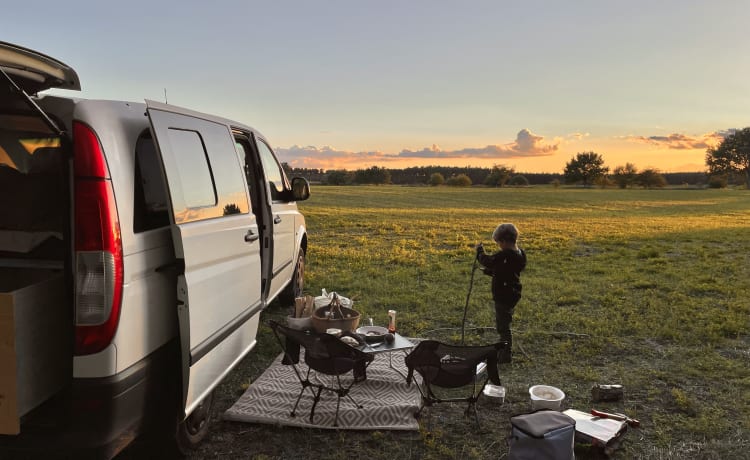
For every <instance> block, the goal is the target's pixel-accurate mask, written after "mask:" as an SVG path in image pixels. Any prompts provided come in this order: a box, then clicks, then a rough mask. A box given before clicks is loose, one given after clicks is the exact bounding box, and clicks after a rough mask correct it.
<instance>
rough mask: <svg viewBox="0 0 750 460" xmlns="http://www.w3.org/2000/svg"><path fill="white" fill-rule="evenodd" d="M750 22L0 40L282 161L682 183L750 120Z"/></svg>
mask: <svg viewBox="0 0 750 460" xmlns="http://www.w3.org/2000/svg"><path fill="white" fill-rule="evenodd" d="M44 3H46V4H47V6H42V5H43V4H44ZM748 18H750V2H748V1H747V0H737V1H734V0H718V1H713V2H706V1H691V0H687V1H686V0H683V1H671V0H670V1H660V2H653V1H648V2H646V1H636V0H630V1H628V2H610V1H601V0H598V1H588V0H587V1H577V0H573V1H567V2H563V1H553V0H547V1H524V2H520V1H516V2H509V1H501V0H494V1H468V0H467V1H463V2H457V1H440V0H430V1H422V0H419V1H417V0H414V1H409V0H399V1H390V0H379V1H356V0H343V1H325V0H320V1H283V0H279V1H276V2H269V1H263V2H260V1H253V0H246V1H239V0H238V1H222V0H216V1H213V2H206V1H200V2H199V1H193V0H188V1H176V0H173V1H154V0H152V1H148V2H147V1H143V0H133V1H128V2H108V1H87V2H83V1H77V0H72V1H67V2H51V1H47V2H33V1H30V2H12V3H11V4H10V5H5V6H4V7H3V12H2V15H0V40H2V41H7V42H11V43H15V44H18V45H21V46H25V47H28V48H32V49H36V50H38V51H41V52H43V53H45V54H48V55H51V56H53V57H56V58H58V59H60V60H62V61H63V62H65V63H67V64H69V65H70V66H72V67H73V68H75V69H76V70H77V71H78V74H79V76H80V78H81V83H82V86H83V92H82V93H80V96H81V97H86V98H102V99H124V100H133V101H140V100H143V99H146V98H148V99H155V100H159V101H164V99H165V94H164V93H165V89H166V97H167V100H168V102H169V103H171V104H175V105H179V106H185V107H190V108H192V109H195V110H199V111H203V112H208V113H213V114H218V115H222V116H226V117H228V118H233V119H237V120H240V121H242V122H245V123H247V124H249V125H252V126H254V127H255V128H257V129H259V130H260V131H261V132H263V133H264V135H266V136H267V137H268V138H269V140H270V141H271V143H272V145H273V146H274V148H275V149H276V151H277V153H278V155H279V157H280V159H281V160H282V161H286V162H289V163H290V164H291V165H292V166H299V167H310V168H324V169H334V168H346V169H357V168H360V167H369V166H375V165H377V166H385V167H393V168H395V167H406V166H418V165H455V166H492V165H493V164H503V165H506V166H509V167H514V168H515V169H516V170H517V171H519V172H560V171H562V169H563V168H564V166H565V163H566V162H567V161H569V160H570V159H571V158H572V157H574V156H575V154H576V153H578V152H584V151H595V152H597V153H600V154H602V156H603V157H604V159H605V163H606V165H607V166H609V167H611V168H612V167H615V166H618V165H622V164H625V163H626V162H630V163H634V164H635V165H636V166H637V167H638V168H639V169H643V168H645V167H655V168H658V169H660V170H662V171H664V172H675V171H699V170H703V169H705V165H704V157H705V153H706V149H707V148H708V147H709V146H711V145H715V144H716V143H718V142H720V140H721V139H722V136H723V135H726V133H727V132H731V130H732V129H736V128H743V127H746V126H749V125H750V122H749V121H748V120H750V58H748V56H750V53H749V51H750V27H748V26H747V24H746V23H747V20H748ZM66 93H69V92H66ZM69 94H74V93H69Z"/></svg>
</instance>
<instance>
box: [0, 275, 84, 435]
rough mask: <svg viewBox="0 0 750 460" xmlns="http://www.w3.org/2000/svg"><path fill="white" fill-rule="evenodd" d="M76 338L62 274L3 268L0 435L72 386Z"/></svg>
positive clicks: (17, 427)
mask: <svg viewBox="0 0 750 460" xmlns="http://www.w3.org/2000/svg"><path fill="white" fill-rule="evenodd" d="M72 336H73V325H72V313H71V307H70V301H69V296H68V295H66V291H65V286H64V283H63V276H62V272H61V271H59V270H44V269H18V268H13V269H11V268H0V434H18V433H20V423H21V417H22V416H24V415H25V414H27V413H28V412H29V411H30V410H32V409H34V408H35V407H37V406H38V405H39V404H41V403H43V402H44V401H45V400H47V399H48V398H49V397H50V396H52V395H53V394H55V393H56V392H58V391H59V390H60V389H62V388H63V387H64V386H65V385H66V384H67V383H68V382H69V381H70V379H71V377H72V367H73V351H72Z"/></svg>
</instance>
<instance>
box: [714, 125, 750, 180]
mask: <svg viewBox="0 0 750 460" xmlns="http://www.w3.org/2000/svg"><path fill="white" fill-rule="evenodd" d="M706 166H708V171H709V174H711V175H712V176H713V175H720V174H731V173H739V174H742V175H744V176H745V186H746V187H747V188H748V189H750V128H744V129H741V130H739V131H735V133H734V134H732V135H730V136H727V137H726V138H725V139H724V140H723V141H722V142H721V144H719V146H718V147H716V148H710V149H708V150H707V151H706Z"/></svg>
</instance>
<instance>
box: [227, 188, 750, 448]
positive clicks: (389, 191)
mask: <svg viewBox="0 0 750 460" xmlns="http://www.w3.org/2000/svg"><path fill="white" fill-rule="evenodd" d="M300 208H301V210H302V212H303V213H304V214H305V216H306V218H307V225H308V233H309V248H308V255H307V262H308V266H307V269H308V272H307V278H306V282H307V291H308V293H310V294H313V295H318V294H319V293H320V290H321V289H322V288H326V289H328V290H329V291H330V290H334V291H337V292H339V293H341V294H342V295H345V296H347V297H351V298H353V299H354V300H355V308H356V309H358V310H359V311H361V312H362V313H363V315H364V316H365V317H367V316H372V317H374V318H375V321H376V323H381V324H384V323H385V322H386V319H387V318H386V312H387V310H388V309H391V308H393V309H396V310H397V311H398V323H399V329H400V331H401V332H402V333H403V334H405V335H411V336H418V337H433V338H439V339H444V340H458V339H460V326H461V318H462V314H463V308H464V304H465V302H466V296H467V291H468V288H469V284H470V276H471V272H472V266H473V258H474V250H473V246H474V244H475V243H476V242H478V241H483V242H484V243H485V245H486V246H487V247H492V244H491V238H490V236H491V233H492V230H493V229H494V228H495V226H496V225H497V224H499V223H501V222H513V223H515V224H516V225H517V226H518V228H519V230H520V232H521V236H520V240H519V245H520V246H522V247H523V248H524V249H525V250H526V251H527V255H528V267H527V270H526V271H525V272H524V273H523V276H522V281H523V284H524V291H523V294H524V295H523V299H522V300H521V302H520V303H519V304H518V306H517V308H516V314H515V317H514V322H513V331H514V348H515V349H514V352H515V354H514V362H513V364H512V365H505V366H502V368H501V378H502V379H503V382H504V384H505V386H506V387H507V389H508V396H507V398H506V403H505V404H504V405H503V406H500V407H493V406H488V405H486V404H485V405H481V406H480V413H481V415H482V416H483V432H481V433H478V432H476V430H475V428H474V426H473V425H472V424H471V423H468V422H467V420H466V419H464V418H463V415H462V408H458V407H456V408H455V409H452V408H447V409H442V408H441V409H439V410H436V411H435V416H434V419H433V428H434V429H433V431H432V432H426V431H423V432H421V433H420V434H418V435H413V434H403V433H391V432H382V433H355V432H351V433H350V432H346V433H330V432H316V431H314V430H313V431H309V430H308V431H306V430H295V429H282V428H274V427H262V426H252V427H250V428H249V427H247V426H244V427H242V428H241V429H240V428H234V427H233V425H232V424H228V423H225V424H223V428H222V429H224V430H229V431H230V434H231V432H232V430H235V432H236V431H241V430H251V434H252V435H257V436H259V437H261V438H263V439H266V440H268V439H270V440H273V441H272V443H273V444H279V443H280V444H283V447H282V446H278V447H275V448H272V447H269V444H268V442H264V443H263V445H264V446H265V447H264V448H263V449H262V450H259V451H258V454H252V453H251V454H249V455H250V456H251V457H252V456H253V455H260V453H263V455H265V456H266V457H265V458H279V457H282V456H283V457H285V458H295V457H298V458H302V457H304V456H305V455H306V454H308V453H309V438H310V437H311V436H313V437H314V438H315V439H317V440H320V441H321V442H323V441H325V442H326V445H327V447H326V449H333V450H325V451H319V452H318V454H319V456H322V457H323V458H326V457H331V458H351V457H352V456H357V457H360V456H363V455H362V454H363V452H367V455H366V456H367V457H368V458H457V457H463V458H498V457H501V456H502V455H503V453H506V452H507V444H506V438H507V434H508V431H509V418H510V416H512V415H514V414H516V413H520V412H525V411H528V410H529V405H528V392H527V390H528V387H529V386H531V385H534V384H539V383H544V384H550V385H554V386H557V387H559V388H562V389H563V390H564V391H565V392H566V394H567V399H566V401H565V407H572V408H576V409H579V410H588V409H590V408H592V403H591V402H590V394H591V393H590V390H591V386H592V385H593V384H594V383H597V382H598V383H620V384H623V385H624V386H625V399H624V400H623V401H621V402H617V403H607V404H596V405H595V407H596V408H598V409H603V410H614V411H620V412H625V413H627V414H628V415H630V416H632V417H635V418H638V419H639V420H640V421H641V424H642V427H641V428H640V429H639V430H631V431H630V432H629V433H628V434H627V435H626V438H625V439H626V440H625V442H624V444H623V445H622V446H621V448H620V449H619V450H618V451H617V454H616V456H617V458H665V459H666V458H669V459H678V458H745V457H744V456H745V455H746V453H747V450H748V448H750V434H749V433H750V396H749V395H750V343H749V342H750V324H749V318H750V292H749V291H750V282H749V281H748V280H750V195H749V194H748V192H747V191H742V190H600V189H588V190H579V189H566V188H561V189H554V188H522V189H515V188H514V189H505V188H504V189H488V188H465V189H456V188H445V187H438V188H428V187H394V186H380V187H316V188H314V190H313V195H312V198H311V199H310V200H309V201H307V202H304V203H301V204H300ZM489 281H490V279H489V278H488V277H486V276H484V275H482V274H481V272H479V271H477V272H476V276H475V280H474V286H473V292H472V295H471V301H470V306H469V312H468V325H467V332H468V339H467V340H468V341H469V342H472V343H481V342H491V341H494V340H496V338H497V337H496V334H495V332H494V330H493V328H492V326H493V324H494V316H493V310H492V308H491V305H492V301H491V296H490V287H489ZM285 313H286V308H285V307H281V306H276V307H272V308H270V309H269V311H267V312H266V313H265V314H264V315H265V316H266V317H280V316H281V315H283V314H285ZM260 343H261V345H260V346H259V347H258V351H257V352H256V353H254V354H253V356H252V357H251V358H248V359H247V360H246V361H251V363H248V364H243V365H246V366H250V367H252V368H253V371H252V372H250V374H253V373H254V372H256V371H259V370H262V368H263V367H264V365H265V364H267V363H268V362H269V361H270V359H271V358H272V357H273V356H275V355H276V354H277V353H278V349H277V348H275V347H274V345H273V343H272V342H271V341H270V339H269V338H268V332H267V331H265V330H264V331H262V332H261V334H260ZM254 375H257V373H255V374H254ZM245 383H246V382H245ZM234 392H235V394H234V396H235V397H236V395H237V394H239V393H241V391H240V390H239V389H237V390H234ZM437 416H440V417H442V419H441V418H440V417H437ZM435 417H437V418H435ZM303 438H305V439H307V441H305V442H302V441H301V439H303ZM269 442H270V441H269ZM295 443H297V444H298V445H300V446H302V445H305V446H308V447H307V448H301V449H299V451H297V450H295V449H294V448H293V446H294V445H295ZM331 452H335V454H332V453H331ZM577 453H578V455H579V457H580V458H590V457H593V456H594V454H593V453H592V452H590V451H587V450H586V449H584V448H579V450H578V452H577Z"/></svg>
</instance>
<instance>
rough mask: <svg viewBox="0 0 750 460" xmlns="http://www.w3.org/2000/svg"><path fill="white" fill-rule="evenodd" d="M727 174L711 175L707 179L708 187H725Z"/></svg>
mask: <svg viewBox="0 0 750 460" xmlns="http://www.w3.org/2000/svg"><path fill="white" fill-rule="evenodd" d="M727 184H728V181H727V176H711V178H710V179H709V180H708V188H727Z"/></svg>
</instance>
